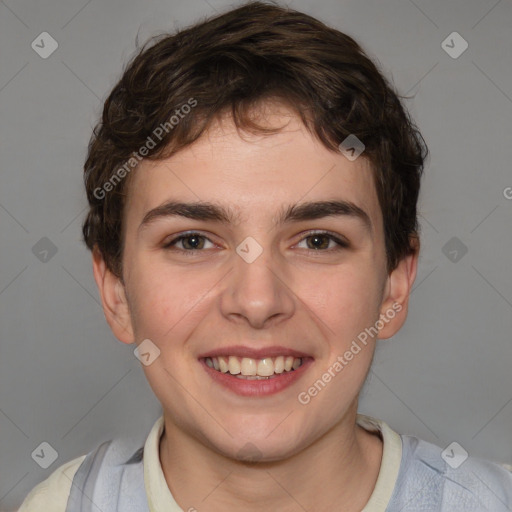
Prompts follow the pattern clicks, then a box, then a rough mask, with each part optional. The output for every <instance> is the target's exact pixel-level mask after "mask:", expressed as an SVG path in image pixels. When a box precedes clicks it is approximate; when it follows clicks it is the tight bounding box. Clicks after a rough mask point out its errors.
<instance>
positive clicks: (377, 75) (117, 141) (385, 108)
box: [82, 2, 428, 277]
mask: <svg viewBox="0 0 512 512" xmlns="http://www.w3.org/2000/svg"><path fill="white" fill-rule="evenodd" d="M150 43H151V46H150ZM191 99H193V101H194V102H195V103H194V108H189V109H188V111H187V112H188V113H187V115H182V116H180V120H179V122H178V123H177V124H175V125H174V124H173V126H172V129H167V130H161V129H160V131H161V132H162V135H163V136H161V138H160V139H159V140H158V139H157V140H156V141H155V140H153V139H155V137H153V139H152V140H153V142H154V144H152V146H153V147H151V149H147V150H146V151H144V153H145V155H144V157H145V158H147V159H151V160H158V159H162V158H167V157H169V156H170V155H172V154H175V153H176V152H177V151H179V150H180V149H182V148H184V147H185V146H188V145H189V144H192V143H193V142H194V141H196V140H197V139H198V138H199V137H200V136H201V135H202V134H203V132H204V131H205V130H206V129H207V128H208V127H209V126H210V124H211V122H212V120H214V119H215V118H217V117H218V116H220V115H221V114H225V113H230V114H231V115H232V116H233V120H234V122H235V123H236V126H237V127H238V128H244V129H247V130H251V131H253V132H262V133H272V132H273V131H272V130H270V129H267V128H264V127H261V126H258V125H257V124H256V123H255V122H254V120H253V119H251V117H250V115H249V112H250V110H251V108H252V107H254V106H255V105H256V104H257V103H260V102H262V101H265V100H269V99H278V100H280V101H282V102H283V103H285V104H287V105H288V106H290V108H292V109H293V110H294V111H295V112H296V113H297V114H298V115H299V116H300V118H301V120H302V122H303V123H304V125H305V127H306V128H307V129H308V130H309V132H310V133H312V134H313V135H314V136H316V137H317V138H318V139H319V140H320V141H321V142H322V144H323V145H324V146H325V147H327V148H328V149H330V150H332V151H339V144H340V142H341V141H343V140H344V139H345V138H346V137H347V136H348V135H350V134H354V135H355V136H357V137H358V138H359V139H360V140H361V141H363V143H364V145H365V150H364V156H365V157H366V158H367V159H368V160H369V161H370V162H371V164H372V169H373V172H374V179H375V186H376V190H377V195H378V199H379V204H380V207H381V210H382V214H383V220H384V235H385V246H386V247H385V248H386V258H387V268H388V272H391V271H392V270H394V269H395V268H396V266H397V265H398V263H399V261H400V260H401V259H402V258H403V257H404V256H406V255H408V254H410V253H411V252H414V251H415V250H417V247H418V246H419V245H417V244H419V224H418V220H417V211H416V207H417V206H416V205H417V200H418V195H419V189H420V181H421V175H422V172H423V167H424V161H425V158H426V157H427V154H428V148H427V146H426V144H425V141H424V139H423V137H422V136H421V134H420V132H419V130H418V129H417V128H416V126H415V124H414V123H413V121H412V120H411V118H410V115H409V113H408V112H407V110H406V109H405V108H404V107H403V105H402V104H401V101H400V99H399V96H398V94H397V93H396V92H395V90H394V89H393V87H392V86H391V85H390V84H389V82H388V81H387V80H386V78H385V77H384V76H383V75H382V74H381V72H379V70H378V68H377V66H376V64H375V63H374V62H372V60H370V58H369V57H368V56H367V55H366V54H365V52H364V51H363V50H362V49H361V47H360V46H359V45H358V43H356V42H355V41H354V39H352V38H351V37H350V36H348V35H346V34H344V33H342V32H340V31H338V30H335V29H333V28H330V27H328V26H326V25H325V24H323V23H322V22H320V21H319V20H317V19H315V18H313V17H311V16H308V15H306V14H303V13H301V12H298V11H295V10H292V9H289V8H286V7H280V6H278V5H275V4H270V3H263V2H250V3H248V4H245V5H243V6H241V7H238V8H236V9H234V10H231V11H229V12H226V13H224V14H222V15H219V16H216V17H213V18H210V19H207V20H204V21H202V22H200V23H198V24H196V25H193V26H191V27H189V28H186V29H183V30H181V31H178V32H177V33H175V34H171V35H169V34H164V35H158V36H155V37H153V38H151V39H149V40H148V41H147V42H146V43H145V44H144V45H143V46H142V48H140V49H139V51H138V52H137V53H136V55H135V56H134V57H133V58H132V59H131V61H130V62H129V63H128V64H127V65H126V67H125V70H124V73H123V75H122V77H121V79H120V80H119V82H118V83H117V84H116V85H115V87H114V88H113V90H112V92H111V93H110V95H109V96H108V98H107V100H106V101H105V104H104V108H103V115H102V119H101V120H100V121H99V122H98V124H97V125H96V127H95V128H94V130H93V135H92V137H91V141H90V142H89V147H88V155H87V159H86V162H85V166H84V171H85V177H84V180H85V186H86V190H87V198H88V201H89V206H90V209H89V212H88V214H87V217H86V219H85V221H84V224H83V229H82V231H83V236H84V240H85V243H86V245H87V247H88V248H89V249H91V250H92V249H93V248H94V246H97V247H98V249H99V250H100V252H101V254H102V256H103V258H104V259H105V262H106V264H107V267H108V268H109V270H111V271H112V272H113V273H114V274H116V275H117V276H119V277H121V276H122V253H123V240H122V219H123V208H124V204H125V198H126V190H127V189H126V187H127V186H128V185H129V182H130V180H129V177H130V176H129V175H128V172H129V169H127V167H126V162H127V161H129V160H130V158H132V163H131V165H135V164H136V162H135V161H134V159H133V155H134V154H138V153H137V152H138V151H139V150H140V149H141V148H142V147H143V146H145V145H146V147H147V141H148V140H149V139H148V137H151V136H152V134H154V133H155V130H158V127H162V126H164V125H165V123H167V125H166V126H167V127H169V120H170V119H171V117H172V116H173V115H177V114H178V113H180V112H182V110H181V109H184V107H183V106H184V105H186V104H190V105H191V104H192V102H191ZM164 131H165V133H163V132H164ZM274 131H275V130H274ZM141 153H142V151H141ZM139 159H141V157H140V156H139ZM121 166H124V169H125V172H120V171H121ZM116 173H117V176H116ZM125 176H127V177H126V179H120V178H121V177H123V178H124V177H125ZM114 180H116V181H114ZM109 183H110V186H106V185H107V184H109Z"/></svg>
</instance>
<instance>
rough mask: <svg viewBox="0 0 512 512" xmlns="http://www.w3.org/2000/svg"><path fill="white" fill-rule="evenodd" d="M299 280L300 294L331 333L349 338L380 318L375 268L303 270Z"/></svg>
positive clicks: (352, 267) (342, 337)
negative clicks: (322, 270) (312, 271)
mask: <svg viewBox="0 0 512 512" xmlns="http://www.w3.org/2000/svg"><path fill="white" fill-rule="evenodd" d="M298 283H300V285H299V287H300V290H301V291H300V293H299V294H298V295H299V297H300V298H301V299H302V300H303V301H304V303H305V304H307V306H308V307H309V308H310V309H311V310H313V312H314V313H315V314H316V315H317V316H318V317H319V319H320V320H322V321H323V322H324V323H325V325H326V326H327V327H328V328H329V331H328V332H329V333H330V336H336V338H337V339H342V340H347V339H348V338H349V337H350V336H353V335H357V333H358V332H360V331H361V329H364V327H366V326H367V325H369V324H370V323H373V322H374V321H375V318H378V314H379V305H380V302H379V298H380V297H379V289H378V276H377V275H376V272H375V271H374V270H372V269H371V268H368V267H361V268H357V267H356V266H354V265H351V266H350V267H349V266H346V267H338V268H336V269H335V268H331V269H328V270H326V271H325V272H322V273H303V274H301V276H300V277H299V278H298ZM351 339H352V338H350V339H349V342H350V341H351Z"/></svg>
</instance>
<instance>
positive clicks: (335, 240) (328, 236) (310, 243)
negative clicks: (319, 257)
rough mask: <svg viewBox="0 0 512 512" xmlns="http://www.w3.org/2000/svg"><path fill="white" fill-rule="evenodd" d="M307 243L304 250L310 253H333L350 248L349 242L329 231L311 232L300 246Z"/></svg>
mask: <svg viewBox="0 0 512 512" xmlns="http://www.w3.org/2000/svg"><path fill="white" fill-rule="evenodd" d="M303 242H305V243H306V247H303V248H304V249H307V250H310V251H331V250H334V251H336V250H341V249H344V248H346V247H348V246H349V244H348V243H347V242H345V241H344V240H342V239H341V238H339V237H338V236H336V235H334V234H332V233H329V232H328V231H317V232H310V233H309V234H308V235H307V236H305V237H304V238H303V239H302V240H301V241H300V242H299V243H298V244H297V247H299V246H300V244H302V243H303Z"/></svg>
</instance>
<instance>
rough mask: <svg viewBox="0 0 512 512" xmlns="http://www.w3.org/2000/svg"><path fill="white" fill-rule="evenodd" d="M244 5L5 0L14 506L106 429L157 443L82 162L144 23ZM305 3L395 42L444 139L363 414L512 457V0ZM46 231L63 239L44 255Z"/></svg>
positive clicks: (410, 83)
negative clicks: (401, 314) (115, 304)
mask: <svg viewBox="0 0 512 512" xmlns="http://www.w3.org/2000/svg"><path fill="white" fill-rule="evenodd" d="M230 5H235V4H230V3H229V2H225V1H221V0H208V1H206V0H205V1H203V0H187V1H185V0H172V1H163V0H150V1H145V2H143V1H142V0H130V1H123V2H122V1H121V0H109V1H106V2H105V1H104V2H100V1H99V0H89V1H84V0H71V1H66V2H64V1H56V0H41V1H38V2H35V1H34V0H32V1H30V0H2V1H0V48H1V54H0V69H1V74H0V119H1V125H0V126H1V133H0V147H1V155H2V158H1V160H0V166H1V173H0V233H1V241H2V252H1V254H2V256H1V262H0V311H1V317H0V341H1V347H0V510H11V509H14V508H16V507H17V506H18V505H19V504H20V503H21V501H22V500H23V498H24V497H25V495H26V494H27V493H28V491H29V490H30V489H31V488H32V487H33V486H34V485H36V484H37V483H38V482H40V481H42V480H43V479H45V478H47V477H48V476H49V475H50V473H51V472H52V471H54V470H55V469H56V468H57V467H58V466H60V465H61V464H63V463H65V462H67V461H69V460H70V459H72V458H74V457H77V456H79V455H82V454H85V453H87V452H88V451H90V450H91V449H93V448H94V447H96V446H97V445H98V444H99V443H100V442H102V441H104V440H106V439H109V438H111V437H114V436H118V435H121V434H125V433H128V434H134V435H137V436H139V437H140V439H141V441H143V440H144V439H145V437H146V435H147V433H148V431H149V429H150V427H151V426H152V424H153V422H154V421H155V420H156V418H157V417H158V416H159V414H160V411H161V409H160V404H159V403H158V401H157V400H156V398H155V397H154V396H153V394H152V392H151V389H150V387H149V385H148V384H147V382H146V380H145V377H144V374H143V372H142V369H141V367H140V363H139V361H138V360H137V359H136V358H135V357H134V355H133V348H134V347H133V346H128V345H124V344H122V343H120V342H119V341H117V340H116V339H115V338H114V337H113V335H112V334H111V333H110V331H109V328H108V326H107V324H106V322H105V320H104V317H103V314H102V311H101V308H100V304H99V296H98V293H97V291H96V287H95V284H94V281H93V276H92V271H91V262H90V255H89V253H88V252H87V251H86V249H85V246H84V245H83V244H82V242H81V232H80V227H81V221H82V219H83V217H84V213H85V206H86V201H85V195H84V192H83V189H82V187H83V185H82V165H83V161H84V157H85V151H86V144H87V142H88V140H89V136H90V133H91V129H92V126H93V124H94V123H95V120H96V117H97V116H98V115H99V113H100V109H101V103H102V100H104V99H105V98H106V95H107V93H108V92H109V91H110V89H111V87H112V86H113V85H114V84H115V82H116V81H117V79H118V78H119V76H120V72H121V68H122V64H123V63H124V62H126V60H127V59H128V58H129V57H130V55H131V54H132V52H133V50H134V49H135V36H136V34H137V33H139V37H140V40H141V41H144V40H145V39H146V38H147V37H149V36H150V35H153V34H155V33H156V32H157V31H168V30H170V31H172V30H173V29H174V28H176V27H178V26H183V25H185V24H188V23H191V22H193V21H195V20H197V19H198V18H199V17H203V16H205V15H210V14H214V13H215V12H216V11H217V10H223V9H224V8H227V7H229V6H230ZM289 5H290V6H292V7H294V8H297V9H299V10H303V11H305V12H307V13H309V14H312V15H314V16H316V17H318V18H320V19H321V20H323V21H326V22H328V23H330V24H332V25H334V26H335V27H337V28H339V29H340V30H342V31H345V32H347V33H348V34H350V35H351V36H353V37H355V38H356V39H357V40H359V41H360V42H361V43H362V45H363V47H364V48H366V50H367V51H368V52H369V54H370V55H371V56H372V57H374V58H376V59H378V62H379V63H380V65H381V66H382V69H383V71H384V72H385V73H386V74H387V75H388V76H390V77H392V79H393V82H394V83H395V85H396V86H397V88H398V89H399V91H400V92H401V93H402V94H407V95H411V96H414V97H413V98H411V99H410V100H406V102H405V103H406V105H407V107H408V108H409V109H410V111H411V113H412V115H413V117H414V118H415V119H416V121H417V123H418V124H419V127H420V129H421V130H422V133H423V134H424V137H425V139H426V141H427V143H428V145H429V147H430V150H431V159H430V161H429V165H428V166H427V169H426V173H425V178H424V181H423V189H422V193H421V199H420V211H421V224H422V229H423V246H422V254H421V258H420V265H419V271H418V277H417V280H416V284H415V287H414V289H413V292H412V298H411V305H410V314H409V318H408V320H407V323H406V325H405V326H404V328H403V329H402V330H401V331H400V332H399V333H398V334H397V335H396V336H395V337H394V338H393V339H392V340H388V341H381V342H380V344H379V347H378V351H377V354H376V357H375V362H374V366H373V372H372V374H371V378H370V380H369V382H368V385H367V386H366V387H365V389H364V393H363V396H362V400H361V408H360V409H361V412H363V413H366V414H370V415H373V416H376V417H379V418H382V419H383V420H385V421H386V422H387V423H388V424H389V425H390V426H391V427H392V428H394V429H395V430H397V431H399V432H401V433H410V434H414V435H416V436H418V437H421V438H423V439H426V440H428V441H430V442H433V443H435V444H438V445H440V446H442V447H445V446H447V445H448V444H449V443H451V442H452V441H457V442H459V443H460V444H461V445H462V446H463V447H464V448H465V449H466V450H467V451H468V452H469V453H470V454H471V455H474V456H479V457H484V458H489V459H492V460H496V461H502V462H506V463H509V464H511V463H512V371H511V362H512V343H511V332H512V314H511V313H512V273H511V272H510V261H511V255H512V237H511V231H512V230H511V225H512V200H510V199H507V197H506V196H507V195H508V197H512V189H510V188H507V187H512V171H511V163H510V162H511V161H512V143H511V142H512V138H511V133H512V99H511V98H512V62H511V60H512V57H511V55H512V29H511V27H512V3H511V1H510V0H508V1H507V0H501V1H496V0H485V1H484V0H480V1H477V0H471V1H468V0H454V1H444V0H434V1H432V0H430V1H426V0H415V1H414V2H413V1H412V0H385V1H383V0H365V1H361V0H352V1H333V0H322V1H319V0H316V1H315V2H313V1H311V0H309V1H294V2H290V4H289ZM43 31H46V32H48V33H50V34H51V36H52V37H53V38H55V40H56V41H57V42H58V45H59V46H58V48H57V50H56V51H55V52H54V53H53V54H52V55H51V56H50V57H48V58H47V59H43V58H41V57H40V56H39V55H38V54H37V53H36V52H35V51H34V50H33V49H32V48H31V43H32V41H33V40H35V39H36V38H37V36H38V35H39V34H41V32H43ZM453 31H457V32H459V33H460V34H461V36H462V37H463V38H464V39H465V40H466V41H467V42H468V43H469V48H468V49H467V50H466V51H465V52H464V53H463V54H462V55H460V56H459V57H458V58H452V57H451V56H449V55H448V54H447V53H446V51H445V50H444V49H443V48H442V46H441V43H442V42H443V40H445V39H446V38H447V36H448V35H449V34H450V33H452V32H453ZM449 44H450V45H452V46H453V45H455V42H454V43H453V44H452V43H451V42H450V43H449ZM457 44H458V43H457ZM457 48H458V46H456V47H455V49H457ZM43 237H47V238H48V239H50V240H51V242H52V243H53V244H54V245H55V247H56V249H57V252H56V254H54V255H53V256H52V253H51V252H49V253H48V254H47V255H46V256H44V255H43V254H42V253H41V252H38V251H37V250H34V252H35V253H36V254H34V252H33V250H32V248H33V246H34V245H35V244H36V243H38V241H39V240H40V239H41V238H43ZM452 237H456V238H457V240H455V242H453V241H452V242H451V243H450V244H449V245H448V246H446V245H445V244H447V243H448V242H449V240H450V239H452ZM44 243H47V242H40V244H44ZM451 244H455V245H453V246H452V245H451ZM461 244H464V246H466V247H467V249H468V252H467V253H466V254H465V255H463V257H462V258H460V255H461V254H462V252H461V248H462V245H461ZM37 247H39V246H36V248H37ZM443 248H444V249H443ZM454 248H455V250H456V251H457V255H456V254H455V253H453V252H451V253H450V251H453V250H454ZM43 249H44V247H43ZM37 255H39V258H42V259H43V260H44V258H45V257H46V259H47V261H41V260H40V259H39V258H38V257H36V256H37ZM453 259H455V260H458V261H451V260H453ZM43 441H46V442H48V443H50V444H51V445H52V446H53V447H54V448H55V449H56V450H57V452H58V454H59V456H58V459H57V460H56V461H55V462H54V463H53V464H52V465H51V466H50V467H49V468H48V469H46V470H45V469H41V468H40V467H39V466H38V465H37V464H36V463H35V462H34V460H33V459H32V458H31V453H32V452H33V451H34V450H35V449H36V447H38V445H39V444H40V443H41V442H43Z"/></svg>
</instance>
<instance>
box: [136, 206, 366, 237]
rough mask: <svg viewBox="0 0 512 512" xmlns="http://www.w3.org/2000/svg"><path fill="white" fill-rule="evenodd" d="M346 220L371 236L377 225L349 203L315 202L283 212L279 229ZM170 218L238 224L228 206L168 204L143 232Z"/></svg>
mask: <svg viewBox="0 0 512 512" xmlns="http://www.w3.org/2000/svg"><path fill="white" fill-rule="evenodd" d="M335 216H346V217H350V218H354V219H357V220H359V221H360V222H361V223H362V224H363V226H364V228H365V229H366V230H367V231H368V232H369V234H370V235H371V233H372V231H373V224H372V221H371V219H370V216H369V215H368V214H367V213H366V212H365V211H364V210H363V209H362V208H361V207H359V206H358V205H356V204H355V203H353V202H351V201H346V200H341V199H340V200H333V201H315V202H305V203H298V204H293V205H290V206H288V207H286V208H284V209H282V210H281V213H280V214H279V215H278V218H277V220H276V221H275V225H280V224H285V223H289V222H300V221H306V220H315V219H321V218H324V217H335ZM167 217H185V218H187V219H193V220H200V221H206V220H211V221H216V222H221V223H224V224H235V223H236V221H237V220H238V216H237V215H236V214H235V213H234V212H233V211H232V210H231V209H230V208H227V207H224V206H220V205H216V204H212V203H208V202H201V201H198V202H193V203H183V202H179V201H167V202H166V203H164V204H162V205H160V206H157V207H156V208H153V209H152V210H150V211H148V212H147V213H146V214H145V215H144V218H143V219H142V222H141V223H140V225H139V228H138V230H139V231H140V230H141V229H142V228H144V227H145V226H148V225H149V224H151V223H152V222H154V221H156V220H157V219H161V218H167Z"/></svg>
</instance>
